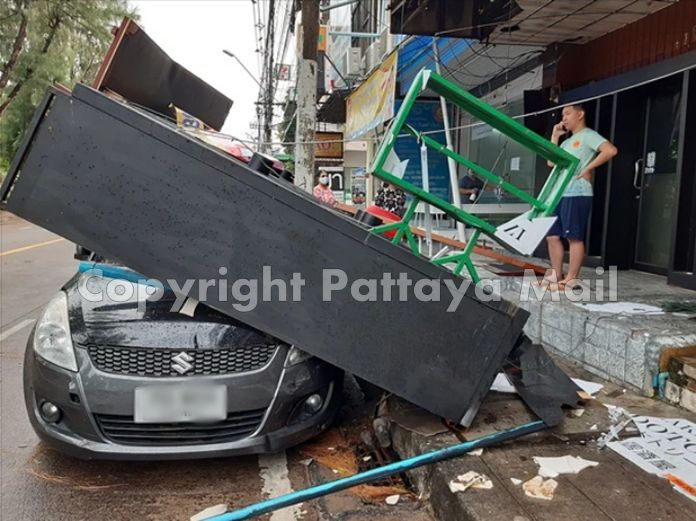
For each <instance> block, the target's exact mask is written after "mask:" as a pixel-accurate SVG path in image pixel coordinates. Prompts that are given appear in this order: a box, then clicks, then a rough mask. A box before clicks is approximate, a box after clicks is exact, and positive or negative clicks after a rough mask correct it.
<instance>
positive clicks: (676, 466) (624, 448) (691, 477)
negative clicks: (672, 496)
mask: <svg viewBox="0 0 696 521" xmlns="http://www.w3.org/2000/svg"><path fill="white" fill-rule="evenodd" d="M633 421H634V423H635V424H636V426H637V427H638V430H639V432H640V434H641V435H640V437H635V438H628V439H625V440H619V441H612V442H609V443H608V444H607V446H608V447H609V448H611V449H612V450H614V451H615V452H617V453H619V454H621V455H622V456H623V457H624V458H626V459H627V460H629V461H631V462H632V463H635V464H636V465H638V466H639V467H640V468H642V469H643V470H644V471H646V472H648V473H650V474H656V475H658V476H662V477H664V476H665V474H668V473H669V474H673V475H675V476H677V477H678V478H679V479H681V480H682V481H684V482H686V483H688V484H689V485H690V486H692V487H696V423H693V422H690V421H687V420H683V419H681V418H655V417H652V416H634V417H633ZM677 490H678V491H679V492H683V491H682V490H681V489H677ZM684 495H686V496H687V497H689V498H690V499H692V500H694V501H696V497H695V496H693V495H690V494H684Z"/></svg>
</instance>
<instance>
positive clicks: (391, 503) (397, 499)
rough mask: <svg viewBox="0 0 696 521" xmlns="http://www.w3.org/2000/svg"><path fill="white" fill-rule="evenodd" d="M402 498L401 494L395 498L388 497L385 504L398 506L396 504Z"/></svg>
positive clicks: (395, 495)
mask: <svg viewBox="0 0 696 521" xmlns="http://www.w3.org/2000/svg"><path fill="white" fill-rule="evenodd" d="M400 497H401V496H400V495H399V494H394V495H393V496H387V497H386V498H385V499H384V502H385V503H386V504H387V505H396V504H397V503H398V502H399V498H400Z"/></svg>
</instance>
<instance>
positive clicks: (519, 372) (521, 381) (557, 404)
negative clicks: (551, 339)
mask: <svg viewBox="0 0 696 521" xmlns="http://www.w3.org/2000/svg"><path fill="white" fill-rule="evenodd" d="M503 370H504V371H505V375H506V376H507V378H508V379H509V381H510V382H511V383H512V384H513V385H514V387H515V390H516V391H517V392H518V393H519V395H520V397H521V398H522V400H524V403H525V404H527V406H528V407H529V408H530V409H531V410H532V411H533V412H534V414H536V415H537V416H539V418H541V419H542V420H544V422H545V423H546V424H547V425H549V426H555V425H558V424H559V423H561V420H562V419H563V411H562V407H563V406H564V405H567V406H570V407H577V406H578V405H580V403H581V402H582V400H581V399H580V396H579V395H578V392H579V391H581V389H580V387H578V386H577V385H576V384H575V383H574V382H573V381H572V380H571V379H570V377H568V375H566V374H565V373H564V372H563V371H562V370H561V369H560V368H559V367H558V366H557V365H556V363H555V362H554V361H553V359H552V358H551V357H550V356H549V355H548V354H547V353H546V351H544V348H543V347H541V346H540V345H539V344H533V343H532V341H531V340H530V339H529V338H527V337H526V336H525V335H523V336H522V337H521V341H520V343H519V344H518V345H517V346H516V347H515V349H513V350H512V352H511V353H510V355H509V356H508V358H507V360H506V361H505V364H504V365H503Z"/></svg>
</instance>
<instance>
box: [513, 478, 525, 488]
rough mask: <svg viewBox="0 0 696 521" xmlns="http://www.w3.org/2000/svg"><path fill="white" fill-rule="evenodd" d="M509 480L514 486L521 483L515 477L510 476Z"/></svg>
mask: <svg viewBox="0 0 696 521" xmlns="http://www.w3.org/2000/svg"><path fill="white" fill-rule="evenodd" d="M510 481H512V484H513V485H515V486H517V485H520V484H521V483H522V480H521V479H517V478H510Z"/></svg>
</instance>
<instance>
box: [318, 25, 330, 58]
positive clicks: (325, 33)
mask: <svg viewBox="0 0 696 521" xmlns="http://www.w3.org/2000/svg"><path fill="white" fill-rule="evenodd" d="M328 39H329V26H328V25H320V26H319V37H318V38H317V51H319V52H326V44H327V41H328Z"/></svg>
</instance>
